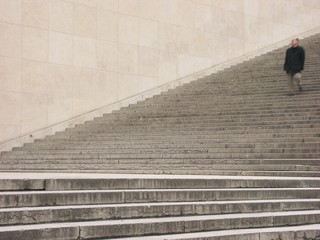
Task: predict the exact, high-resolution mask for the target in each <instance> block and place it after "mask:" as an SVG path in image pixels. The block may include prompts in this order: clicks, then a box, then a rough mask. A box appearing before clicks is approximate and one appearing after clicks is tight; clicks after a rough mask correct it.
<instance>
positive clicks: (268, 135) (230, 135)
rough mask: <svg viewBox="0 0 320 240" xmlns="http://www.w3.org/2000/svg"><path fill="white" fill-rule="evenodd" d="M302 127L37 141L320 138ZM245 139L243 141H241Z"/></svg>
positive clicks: (52, 137) (80, 136)
mask: <svg viewBox="0 0 320 240" xmlns="http://www.w3.org/2000/svg"><path fill="white" fill-rule="evenodd" d="M299 130H300V129H297V132H296V131H294V132H293V131H290V130H287V131H288V132H284V131H280V130H278V131H277V132H270V131H268V132H265V130H264V129H263V130H261V129H259V132H255V133H250V132H248V131H240V132H239V131H236V132H230V131H228V130H225V131H224V133H225V134H221V133H219V132H218V133H214V132H208V131H202V132H195V131H190V132H189V133H190V135H186V133H185V132H175V134H170V133H166V134H162V133H152V134H147V133H146V134H145V135H142V134H138V133H131V134H130V135H129V134H114V133H113V134H110V133H108V134H99V133H96V134H94V135H93V134H77V135H70V134H66V133H65V132H58V133H56V134H55V135H49V136H46V138H45V139H36V140H35V143H36V144H38V143H45V144H47V143H53V144H56V143H59V142H60V143H66V142H68V141H70V142H83V141H118V142H119V141H120V142H122V141H124V142H126V141H132V140H136V141H151V143H152V141H156V142H163V143H164V142H170V141H175V142H176V141H178V142H181V141H187V140H190V141H211V142H215V141H216V142H219V141H225V140H228V142H229V141H230V143H232V140H234V141H236V142H248V141H249V142H252V139H254V138H256V139H257V142H260V141H262V142H263V141H264V139H274V141H276V139H278V140H279V141H282V142H284V141H287V139H294V140H297V139H298V140H297V141H303V139H309V138H310V139H316V142H317V139H319V138H320V132H319V133H317V129H314V131H312V132H311V131H309V129H304V130H305V132H304V131H299ZM241 140H243V141H241Z"/></svg>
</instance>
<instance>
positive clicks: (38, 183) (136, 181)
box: [0, 174, 320, 195]
mask: <svg viewBox="0 0 320 240" xmlns="http://www.w3.org/2000/svg"><path fill="white" fill-rule="evenodd" d="M8 186H11V188H8ZM288 187H292V188H293V187H296V188H302V187H308V188H311V187H315V188H320V178H298V179H297V178H290V177H283V178H280V177H272V178H271V177H241V176H238V177H235V176H198V177H196V176H189V177H188V176H179V175H174V176H169V175H162V176H155V175H143V176H141V175H138V176H137V175H128V176H126V177H122V176H121V175H105V174H101V175H97V176H95V175H92V174H91V175H89V176H87V177H86V175H80V177H79V176H75V177H74V178H72V175H71V176H70V175H66V174H65V175H63V176H60V177H59V176H54V175H53V176H52V175H49V174H48V176H46V178H37V177H33V178H32V176H30V178H29V179H28V180H26V179H24V178H19V177H16V178H14V177H9V178H1V179H0V191H4V190H6V191H8V190H10V191H13V190H15V191H16V190H22V191H23V190H45V191H46V192H45V193H47V191H70V190H96V189H98V190H119V189H124V190H129V189H133V190H136V189H157V190H161V189H162V190H163V189H177V188H178V189H190V188H198V189H211V188H215V189H227V188H241V189H243V188H288ZM11 193H12V192H9V193H8V194H9V195H10V194H11ZM20 193H21V194H24V192H20ZM29 193H33V194H38V193H40V192H29ZM60 193H61V194H63V192H60Z"/></svg>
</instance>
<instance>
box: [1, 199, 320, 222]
mask: <svg viewBox="0 0 320 240" xmlns="http://www.w3.org/2000/svg"><path fill="white" fill-rule="evenodd" d="M319 208H320V201H312V202H304V201H301V202H299V201H297V202H285V203H281V202H262V203H261V202H254V203H245V202H239V203H210V202H208V203H206V204H205V203H201V202H199V203H197V204H191V203H190V204H188V203H184V204H179V205H174V204H170V205H163V204H161V205H155V204H150V205H134V206H121V205H118V206H115V207H113V206H112V205H109V206H105V207H104V206H97V207H90V208H88V207H82V208H81V207H79V208H69V209H61V208H60V209H56V208H50V209H44V210H37V209H34V210H24V209H21V210H19V211H16V210H15V211H6V212H0V225H2V226H6V225H15V224H34V223H37V224H39V223H51V222H76V221H93V220H107V219H128V218H148V217H169V216H181V215H183V216H196V215H212V214H231V213H234V214H235V213H254V212H255V213H256V212H281V211H295V210H317V209H319ZM30 216H32V217H30Z"/></svg>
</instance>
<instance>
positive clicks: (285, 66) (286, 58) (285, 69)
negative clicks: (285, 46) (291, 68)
mask: <svg viewBox="0 0 320 240" xmlns="http://www.w3.org/2000/svg"><path fill="white" fill-rule="evenodd" d="M287 64H288V50H287V51H286V56H285V60H284V65H283V70H284V71H287Z"/></svg>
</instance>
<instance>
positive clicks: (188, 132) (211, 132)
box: [47, 126, 320, 139]
mask: <svg viewBox="0 0 320 240" xmlns="http://www.w3.org/2000/svg"><path fill="white" fill-rule="evenodd" d="M119 130H121V129H119ZM272 130H273V131H272ZM267 133H268V134H271V135H277V134H279V135H283V134H288V135H293V134H295V135H296V136H299V134H302V135H303V136H306V134H308V133H309V134H310V135H311V136H314V137H318V135H319V133H320V128H316V127H310V128H303V127H299V128H292V127H290V126H287V128H282V129H281V128H278V129H271V128H261V127H260V128H259V127H256V128H254V129H253V128H250V127H243V128H242V129H241V128H239V129H236V130H234V129H226V128H196V129H171V130H170V131H169V130H166V129H165V128H163V129H161V130H159V129H156V128H155V129H154V130H153V131H145V132H143V131H131V132H129V131H127V132H126V131H122V132H120V131H118V132H116V131H104V132H96V133H90V132H78V133H73V134H71V133H70V132H58V133H56V134H55V135H53V136H48V137H47V139H60V138H62V139H63V138H64V139H66V138H80V139H81V138H83V137H85V138H90V137H96V139H99V138H100V137H104V138H109V137H122V136H124V137H125V136H128V135H130V136H132V137H133V136H134V137H137V136H145V139H148V137H150V136H151V137H156V136H157V137H160V136H163V137H164V138H166V137H167V136H170V135H171V136H189V137H190V136H191V137H192V136H193V135H197V136H209V137H210V138H215V137H217V138H220V137H221V136H226V135H229V136H230V135H232V136H237V135H240V134H243V135H247V134H248V135H250V136H251V135H253V134H256V136H257V137H259V135H262V134H267ZM310 135H309V136H310Z"/></svg>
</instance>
